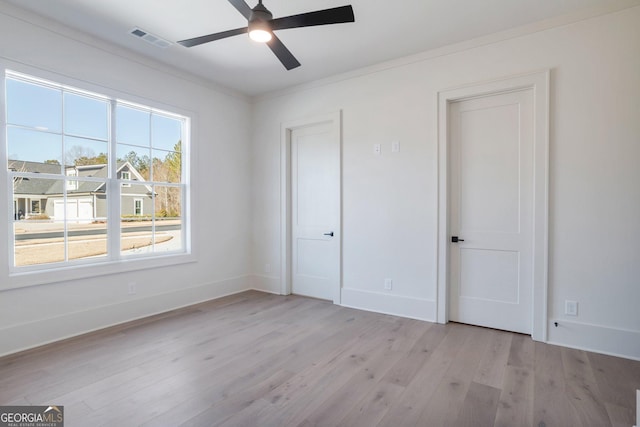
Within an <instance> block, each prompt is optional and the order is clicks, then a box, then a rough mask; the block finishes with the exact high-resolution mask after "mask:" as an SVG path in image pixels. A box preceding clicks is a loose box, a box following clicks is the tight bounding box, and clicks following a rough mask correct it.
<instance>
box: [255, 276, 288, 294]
mask: <svg viewBox="0 0 640 427" xmlns="http://www.w3.org/2000/svg"><path fill="white" fill-rule="evenodd" d="M251 287H252V289H254V290H256V291H262V292H268V293H270V294H276V295H280V294H281V290H282V288H281V285H280V277H278V276H276V277H273V276H265V275H262V274H254V275H253V276H251Z"/></svg>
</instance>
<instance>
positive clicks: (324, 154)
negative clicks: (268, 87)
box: [291, 123, 340, 300]
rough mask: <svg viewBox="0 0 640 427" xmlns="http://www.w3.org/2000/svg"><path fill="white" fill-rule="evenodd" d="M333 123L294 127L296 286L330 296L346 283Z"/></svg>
mask: <svg viewBox="0 0 640 427" xmlns="http://www.w3.org/2000/svg"><path fill="white" fill-rule="evenodd" d="M333 129H334V127H333V126H332V125H331V124H330V123H327V124H317V125H310V126H307V127H302V128H298V129H294V130H292V131H291V210H292V212H291V236H292V242H291V249H292V250H291V261H292V263H291V264H292V268H291V291H292V293H294V294H298V295H306V296H310V297H314V298H321V299H327V300H333V299H334V296H335V295H336V293H337V292H339V287H340V139H339V138H338V137H337V136H336V135H334V134H333V132H334V130H333Z"/></svg>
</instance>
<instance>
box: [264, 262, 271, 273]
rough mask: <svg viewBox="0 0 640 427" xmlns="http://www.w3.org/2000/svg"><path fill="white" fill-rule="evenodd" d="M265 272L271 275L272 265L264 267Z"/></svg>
mask: <svg viewBox="0 0 640 427" xmlns="http://www.w3.org/2000/svg"><path fill="white" fill-rule="evenodd" d="M264 272H265V273H271V264H265V265H264Z"/></svg>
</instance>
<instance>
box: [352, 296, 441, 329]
mask: <svg viewBox="0 0 640 427" xmlns="http://www.w3.org/2000/svg"><path fill="white" fill-rule="evenodd" d="M341 296H342V298H341V305H343V306H345V307H350V308H357V309H360V310H366V311H374V312H376V313H383V314H391V315H394V316H401V317H408V318H410V319H418V320H426V321H429V322H435V321H436V320H435V319H436V302H435V301H434V300H428V299H423V298H412V297H406V296H399V295H392V294H385V293H381V292H370V291H362V290H359V289H352V288H343V289H342V295H341Z"/></svg>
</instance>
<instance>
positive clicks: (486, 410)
mask: <svg viewBox="0 0 640 427" xmlns="http://www.w3.org/2000/svg"><path fill="white" fill-rule="evenodd" d="M499 401H500V389H497V388H495V387H491V386H488V385H485V384H480V383H477V382H472V383H471V385H470V386H469V391H468V392H467V395H466V396H465V398H464V402H463V404H462V410H461V411H460V413H459V414H458V419H457V420H456V421H455V423H454V424H453V425H455V426H457V427H477V426H492V425H494V423H495V419H496V412H497V410H498V402H499Z"/></svg>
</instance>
